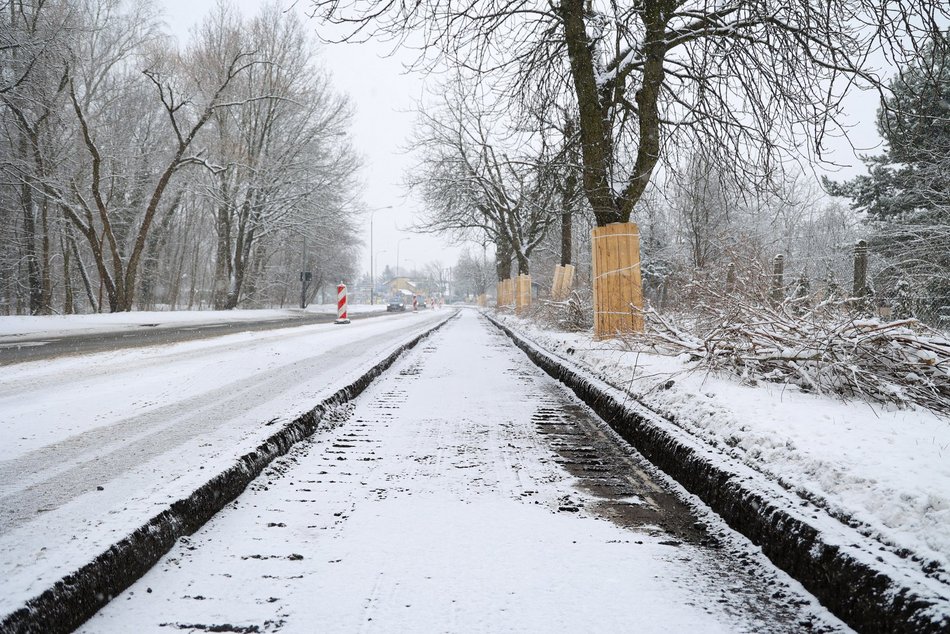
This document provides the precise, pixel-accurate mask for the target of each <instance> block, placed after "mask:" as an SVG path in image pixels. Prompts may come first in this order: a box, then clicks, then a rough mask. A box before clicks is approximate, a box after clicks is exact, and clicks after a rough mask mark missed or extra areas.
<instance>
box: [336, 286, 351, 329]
mask: <svg viewBox="0 0 950 634" xmlns="http://www.w3.org/2000/svg"><path fill="white" fill-rule="evenodd" d="M333 323H335V324H348V323H350V320H349V319H348V318H347V316H346V284H344V283H343V282H340V283H339V284H338V285H337V287H336V321H335V322H333Z"/></svg>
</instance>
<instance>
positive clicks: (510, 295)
mask: <svg viewBox="0 0 950 634" xmlns="http://www.w3.org/2000/svg"><path fill="white" fill-rule="evenodd" d="M497 295H498V298H497V301H496V302H495V304H496V305H497V306H498V308H501V307H502V306H514V305H515V279H514V278H508V279H507V280H501V281H500V282H498V291H497Z"/></svg>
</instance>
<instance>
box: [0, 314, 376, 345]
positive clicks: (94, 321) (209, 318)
mask: <svg viewBox="0 0 950 634" xmlns="http://www.w3.org/2000/svg"><path fill="white" fill-rule="evenodd" d="M385 310H386V305H385V304H376V305H372V306H371V305H369V304H351V305H350V306H349V312H350V314H353V315H357V314H360V313H368V312H378V311H385ZM303 313H316V314H327V315H331V314H332V315H335V314H336V304H311V305H310V306H308V307H307V308H306V309H305V310H302V309H300V308H275V309H269V310H203V311H197V310H195V311H187V310H179V311H139V312H128V313H105V314H95V315H42V316H25V315H17V316H10V317H0V337H2V338H3V341H5V342H15V341H16V338H17V337H24V336H34V335H42V336H44V337H57V336H62V335H75V334H83V333H100V332H117V331H121V330H127V329H129V328H139V327H141V326H143V325H149V326H153V327H155V328H163V327H167V326H200V325H202V324H210V323H218V322H224V321H227V322H240V321H251V320H259V319H286V318H288V317H293V316H294V315H300V314H303ZM3 341H0V345H2V344H3Z"/></svg>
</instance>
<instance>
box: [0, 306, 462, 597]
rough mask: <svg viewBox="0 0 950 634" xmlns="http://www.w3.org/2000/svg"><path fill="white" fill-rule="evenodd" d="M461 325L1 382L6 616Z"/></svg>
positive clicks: (37, 369) (269, 341)
mask: <svg viewBox="0 0 950 634" xmlns="http://www.w3.org/2000/svg"><path fill="white" fill-rule="evenodd" d="M448 315H449V312H448V311H430V312H426V313H416V314H412V313H407V314H404V315H391V316H386V317H384V318H379V319H373V320H365V321H354V322H353V323H352V324H350V325H347V326H339V325H333V324H326V325H312V326H302V327H298V328H288V329H281V330H275V331H268V332H255V333H243V334H235V335H228V336H224V337H218V338H215V339H210V340H205V341H195V342H189V343H181V344H175V345H169V346H156V347H150V348H139V349H134V350H122V351H115V352H109V353H101V354H94V355H86V356H82V357H74V358H65V359H59V360H53V361H39V362H33V363H24V364H18V365H15V366H10V367H7V368H4V369H3V372H2V373H0V417H2V432H3V438H2V440H3V442H2V443H0V615H2V614H7V613H8V612H11V611H12V610H14V609H16V608H17V607H19V606H20V605H22V604H23V603H24V602H25V601H26V600H27V599H30V598H32V597H34V596H36V595H37V594H39V593H40V592H42V591H43V590H45V589H46V588H48V587H50V586H51V585H52V584H53V583H54V582H55V581H57V580H58V579H60V578H61V577H63V576H64V575H66V574H68V573H70V572H72V571H74V570H76V569H77V568H78V567H79V566H81V565H83V564H85V563H87V562H89V561H91V560H92V558H93V557H95V556H96V555H98V554H99V553H101V552H103V551H104V550H105V549H106V548H108V547H109V546H111V545H112V544H113V543H116V542H118V541H119V540H120V539H121V538H123V537H125V536H126V535H128V534H129V533H130V532H131V531H133V530H134V529H136V528H138V527H139V526H141V525H142V523H143V521H145V520H146V519H148V518H150V517H152V516H153V515H154V514H155V513H156V512H158V511H160V510H161V509H163V508H166V507H167V506H168V504H169V503H170V502H171V501H174V500H177V499H180V498H182V497H183V496H186V495H188V494H190V493H191V492H192V491H193V490H195V488H197V487H198V486H200V485H201V484H203V483H204V482H205V481H207V480H208V479H209V478H210V476H211V475H212V474H216V473H218V472H219V471H221V470H222V469H223V468H225V467H226V466H228V465H230V464H232V463H233V461H234V460H235V458H236V457H237V456H239V455H241V454H242V453H244V452H246V451H249V450H251V449H252V448H254V447H256V446H257V445H258V444H259V443H260V442H261V441H262V439H263V438H266V437H267V436H268V435H270V434H272V433H273V432H274V431H275V430H276V429H278V428H279V424H280V423H282V422H285V421H287V420H291V419H293V418H295V417H297V416H299V415H300V414H301V413H302V412H304V411H307V410H309V409H310V408H312V407H313V406H314V404H315V403H317V402H319V401H320V400H321V399H323V398H326V397H327V396H328V395H329V394H331V393H333V392H334V391H335V390H337V389H338V388H339V387H340V386H342V385H344V384H345V383H346V382H347V381H349V380H352V379H353V377H355V376H358V375H360V374H362V373H364V372H365V371H366V370H367V369H368V368H369V367H372V366H373V365H375V364H376V363H378V361H379V359H380V358H382V357H384V356H385V355H387V354H389V353H391V352H392V351H393V350H395V349H396V348H397V347H399V346H400V345H402V344H403V343H404V342H406V341H408V340H409V339H411V338H413V337H415V336H417V335H418V334H419V333H420V332H423V331H425V330H427V329H429V328H431V327H432V326H434V325H435V324H436V323H438V322H439V321H441V320H443V319H445V318H446V317H447V316H448Z"/></svg>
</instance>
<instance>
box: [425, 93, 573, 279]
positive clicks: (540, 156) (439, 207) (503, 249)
mask: <svg viewBox="0 0 950 634" xmlns="http://www.w3.org/2000/svg"><path fill="white" fill-rule="evenodd" d="M456 86H457V90H458V92H449V93H447V94H448V95H449V96H448V97H446V99H445V100H444V102H443V104H442V107H441V108H440V109H439V110H438V112H436V113H432V114H427V113H422V114H421V121H420V126H419V130H418V131H417V136H418V139H419V140H418V143H417V145H416V148H417V149H418V150H419V152H420V154H421V159H420V165H419V166H418V168H417V169H416V170H414V172H413V174H412V176H411V177H410V179H409V184H410V186H412V187H414V188H416V189H418V190H419V191H421V193H422V196H423V199H424V200H425V202H426V210H427V216H426V219H425V221H424V223H422V224H421V226H420V229H422V230H426V231H436V232H440V233H446V234H449V235H453V236H454V237H456V238H457V239H460V240H464V239H475V240H476V241H479V240H484V239H486V238H487V239H488V240H490V241H491V242H493V243H494V244H495V247H496V263H497V265H498V277H499V279H505V278H507V277H510V276H511V264H512V263H513V262H517V265H518V271H519V272H520V273H525V274H527V273H529V271H530V258H531V254H532V252H533V251H534V249H535V248H537V246H538V245H539V244H540V243H541V241H542V240H543V238H544V236H545V234H546V233H547V231H548V228H549V227H550V226H551V225H552V223H553V222H554V221H555V220H556V219H557V214H555V213H554V209H553V207H554V206H555V204H556V199H557V194H558V191H559V188H558V187H557V186H556V181H557V179H556V176H557V174H556V172H555V171H554V170H553V169H552V167H551V165H550V163H551V160H550V157H549V156H548V146H547V143H546V140H545V138H544V137H543V135H541V136H539V135H535V134H533V133H530V132H529V133H523V132H517V131H512V132H510V133H508V134H507V135H504V134H499V133H498V132H499V129H500V128H499V125H498V124H497V122H496V121H495V118H494V116H493V115H491V114H490V113H488V112H485V111H482V110H480V109H479V108H478V106H477V105H476V104H477V103H478V102H479V99H477V97H473V96H472V95H466V94H465V93H464V92H462V87H461V85H460V84H457V85H456ZM493 124H494V125H493ZM532 149H533V150H534V151H533V152H532V151H531V150H532Z"/></svg>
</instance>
